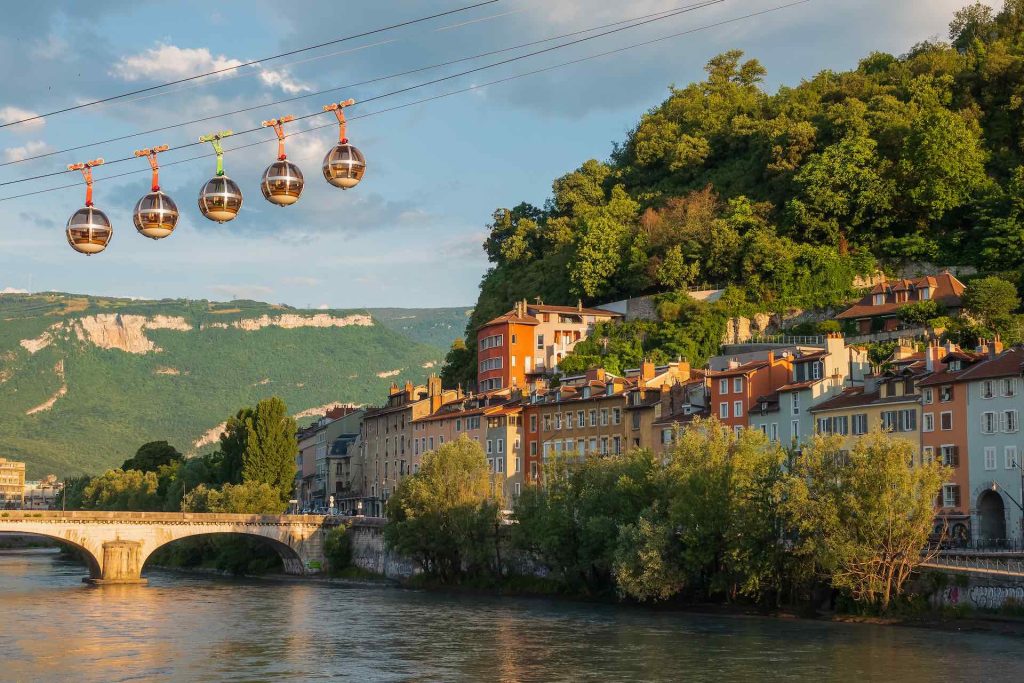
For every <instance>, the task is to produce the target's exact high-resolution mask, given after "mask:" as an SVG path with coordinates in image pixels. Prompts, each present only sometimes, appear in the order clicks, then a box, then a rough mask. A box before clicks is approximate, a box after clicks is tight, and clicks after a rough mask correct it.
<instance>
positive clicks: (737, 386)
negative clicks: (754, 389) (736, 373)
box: [732, 377, 743, 394]
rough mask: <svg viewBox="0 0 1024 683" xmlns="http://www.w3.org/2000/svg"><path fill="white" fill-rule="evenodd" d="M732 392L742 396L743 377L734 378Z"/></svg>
mask: <svg viewBox="0 0 1024 683" xmlns="http://www.w3.org/2000/svg"><path fill="white" fill-rule="evenodd" d="M732 392H733V393H734V394H742V393H743V378H742V377H733V379H732Z"/></svg>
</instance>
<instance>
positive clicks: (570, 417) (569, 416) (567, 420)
mask: <svg viewBox="0 0 1024 683" xmlns="http://www.w3.org/2000/svg"><path fill="white" fill-rule="evenodd" d="M572 427H573V414H572V411H571V410H570V411H569V412H568V413H566V414H565V428H566V429H572Z"/></svg>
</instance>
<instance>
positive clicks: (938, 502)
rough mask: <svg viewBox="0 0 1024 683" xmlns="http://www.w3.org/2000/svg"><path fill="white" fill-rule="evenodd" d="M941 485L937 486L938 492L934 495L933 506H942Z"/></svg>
mask: <svg viewBox="0 0 1024 683" xmlns="http://www.w3.org/2000/svg"><path fill="white" fill-rule="evenodd" d="M942 502H943V501H942V487H941V486H940V487H939V493H938V495H937V496H935V507H939V508H940V507H942Z"/></svg>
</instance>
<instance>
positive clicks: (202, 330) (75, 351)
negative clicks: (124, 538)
mask: <svg viewBox="0 0 1024 683" xmlns="http://www.w3.org/2000/svg"><path fill="white" fill-rule="evenodd" d="M468 314H469V309H466V308H444V309H390V308H389V309H352V310H338V309H332V310H303V309H295V308H291V307H288V306H282V305H275V304H266V303H262V302H257V301H232V302H220V303H218V302H210V301H206V300H188V299H164V300H161V301H146V300H133V299H119V298H112V297H96V296H88V295H78V294H66V293H57V292H47V293H38V294H5V295H3V296H0V457H6V458H10V459H15V460H24V461H25V462H26V463H28V476H29V477H30V478H32V477H38V476H40V475H42V474H46V473H49V472H54V473H57V474H59V475H62V476H64V475H70V474H78V473H83V472H86V473H96V472H100V471H102V470H103V469H105V468H108V467H115V466H118V465H120V463H121V462H122V461H123V460H125V459H126V458H128V457H130V456H131V454H132V453H134V451H135V449H137V448H138V446H139V445H141V444H142V443H144V442H147V441H152V440H163V439H166V440H167V441H170V442H171V443H172V444H174V445H175V446H177V447H178V448H179V449H181V450H182V451H186V452H194V451H197V450H200V449H201V448H202V447H203V444H202V443H201V441H200V440H201V439H202V437H203V436H204V435H206V434H207V433H208V432H210V433H211V434H212V432H211V430H214V431H215V429H216V427H217V426H218V425H219V424H220V423H221V422H223V421H224V420H225V419H227V417H228V416H229V415H231V414H233V413H234V412H235V411H236V410H237V409H238V408H239V407H241V406H243V405H251V404H254V403H255V402H256V401H257V400H259V399H260V398H263V397H266V396H270V395H277V396H280V397H282V398H283V399H284V400H285V401H286V403H287V404H288V407H289V410H290V411H291V412H292V413H293V414H298V413H302V412H304V411H309V410H311V409H316V408H318V407H320V406H325V405H327V404H330V403H333V402H352V403H357V404H364V403H379V402H380V401H381V400H382V399H383V398H384V397H385V396H386V393H387V388H388V386H389V385H390V384H391V382H393V381H396V380H398V379H403V380H404V379H409V380H412V381H421V380H422V379H424V378H425V377H426V376H427V375H428V374H429V373H431V372H435V371H436V369H438V368H439V366H440V362H441V360H442V358H443V356H444V352H445V350H446V349H447V347H448V346H449V344H450V343H451V341H452V339H454V338H455V337H456V336H457V335H458V334H459V332H460V331H461V330H462V329H463V328H464V327H465V325H466V320H467V316H468ZM396 371H397V372H396ZM197 444H198V445H197Z"/></svg>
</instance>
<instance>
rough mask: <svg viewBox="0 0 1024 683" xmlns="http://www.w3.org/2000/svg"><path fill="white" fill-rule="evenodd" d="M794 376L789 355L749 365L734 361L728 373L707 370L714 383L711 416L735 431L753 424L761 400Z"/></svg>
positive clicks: (725, 371) (765, 359)
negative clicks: (752, 420) (759, 398)
mask: <svg viewBox="0 0 1024 683" xmlns="http://www.w3.org/2000/svg"><path fill="white" fill-rule="evenodd" d="M792 374H793V363H792V361H791V359H790V357H789V354H788V353H783V354H781V355H779V356H778V357H776V354H775V353H774V352H773V351H769V352H768V356H767V358H764V359H763V360H752V361H748V362H746V363H740V362H739V361H735V360H734V361H730V362H729V366H728V367H727V368H725V369H724V370H707V371H706V372H705V375H706V377H707V379H708V382H709V383H710V390H711V399H710V412H711V414H712V415H715V416H717V417H718V419H719V421H720V422H721V423H722V424H723V425H726V426H728V427H732V428H733V429H734V430H738V429H740V428H742V427H747V426H749V424H750V411H751V410H753V409H754V408H755V406H756V405H757V399H758V397H759V396H768V395H769V394H772V393H774V392H776V391H778V389H779V387H781V386H783V385H785V384H788V383H789V381H790V377H791V376H792Z"/></svg>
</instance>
